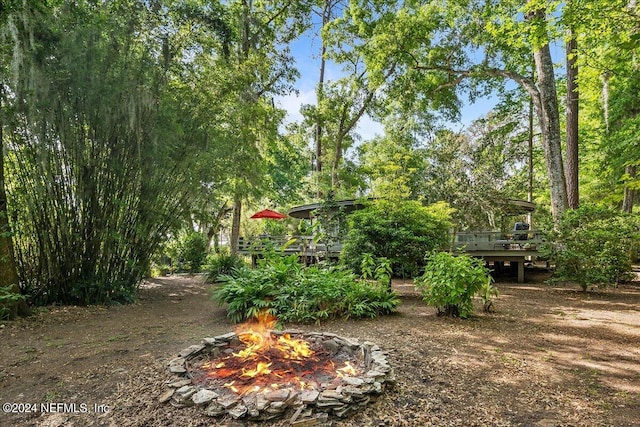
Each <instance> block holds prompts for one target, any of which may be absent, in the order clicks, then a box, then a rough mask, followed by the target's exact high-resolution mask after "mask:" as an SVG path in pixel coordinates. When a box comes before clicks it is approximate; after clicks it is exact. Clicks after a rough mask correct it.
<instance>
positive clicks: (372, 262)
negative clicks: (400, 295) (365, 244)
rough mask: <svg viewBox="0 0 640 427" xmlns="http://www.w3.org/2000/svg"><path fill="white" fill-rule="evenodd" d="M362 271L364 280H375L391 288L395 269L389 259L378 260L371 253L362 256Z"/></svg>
mask: <svg viewBox="0 0 640 427" xmlns="http://www.w3.org/2000/svg"><path fill="white" fill-rule="evenodd" d="M360 271H361V275H362V278H363V279H364V280H373V279H375V280H376V281H377V282H379V283H380V284H383V285H386V286H388V287H391V275H392V274H393V269H392V268H391V262H390V261H389V259H388V258H385V257H380V258H378V259H377V260H376V259H374V258H373V255H371V254H370V253H366V254H362V262H361V263H360Z"/></svg>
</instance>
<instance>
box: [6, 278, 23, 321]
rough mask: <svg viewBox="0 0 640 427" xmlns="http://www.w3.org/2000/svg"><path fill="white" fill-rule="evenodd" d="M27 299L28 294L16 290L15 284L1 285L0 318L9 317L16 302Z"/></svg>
mask: <svg viewBox="0 0 640 427" xmlns="http://www.w3.org/2000/svg"><path fill="white" fill-rule="evenodd" d="M26 299H27V296H26V295H22V294H19V293H17V292H15V288H14V286H4V287H0V320H6V319H8V318H9V317H10V315H11V311H12V307H13V306H14V305H15V303H17V302H18V301H25V300H26Z"/></svg>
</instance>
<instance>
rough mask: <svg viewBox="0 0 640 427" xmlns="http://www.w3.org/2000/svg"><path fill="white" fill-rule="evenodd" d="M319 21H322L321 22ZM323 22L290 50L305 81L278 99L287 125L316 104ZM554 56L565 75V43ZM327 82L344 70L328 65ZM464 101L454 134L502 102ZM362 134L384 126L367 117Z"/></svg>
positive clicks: (553, 51)
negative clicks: (309, 106) (307, 106)
mask: <svg viewBox="0 0 640 427" xmlns="http://www.w3.org/2000/svg"><path fill="white" fill-rule="evenodd" d="M317 19H319V18H317ZM319 26H320V24H319V22H316V24H315V28H312V29H311V30H309V31H307V32H306V33H305V34H304V35H303V36H302V37H300V38H299V39H298V40H296V41H295V42H294V43H293V44H292V45H291V46H290V47H291V51H292V52H293V54H294V57H295V58H296V66H297V68H298V70H299V71H300V74H301V77H300V78H299V79H298V81H297V84H296V88H297V90H298V93H297V94H295V93H294V94H290V95H288V96H284V97H279V98H276V103H277V104H278V105H279V106H280V107H281V108H284V109H285V110H286V111H287V112H288V115H287V122H297V121H300V120H301V119H302V116H301V114H300V107H301V106H302V105H303V104H315V101H316V96H315V87H316V84H317V82H318V76H319V72H320V71H319V69H320V48H321V44H320V39H319V37H318V36H317V34H318V29H319ZM551 54H552V56H553V59H554V62H556V64H559V65H560V66H559V68H558V69H557V71H558V74H563V73H564V71H563V68H562V65H563V60H564V46H563V44H562V43H561V42H554V43H552V45H551ZM325 75H326V80H327V81H328V80H332V79H334V80H335V79H336V78H338V77H339V76H340V69H339V68H338V67H336V65H335V64H332V63H328V64H327V69H326V73H325ZM505 84H506V85H508V86H509V87H512V86H514V85H515V83H514V82H509V81H507V82H505ZM461 100H462V103H463V106H462V108H461V119H460V121H459V122H458V123H450V125H449V127H450V128H451V129H452V130H454V131H460V130H462V129H464V128H465V127H467V126H469V125H470V124H471V123H472V122H473V121H474V120H477V119H479V118H481V117H482V116H484V115H485V114H487V113H488V112H489V111H490V110H491V109H492V108H493V107H494V106H495V105H496V104H497V102H498V99H497V97H496V96H494V95H490V96H488V97H482V98H477V99H476V100H475V102H474V103H471V102H470V101H469V100H468V99H467V97H466V96H465V95H464V94H462V96H461ZM357 131H358V133H359V134H360V136H361V137H362V139H363V140H369V139H371V138H373V137H374V136H375V135H376V134H382V133H383V128H382V125H381V124H380V123H377V122H375V121H373V120H372V119H371V118H370V117H367V116H365V117H363V118H362V119H361V120H360V123H359V126H358V129H357Z"/></svg>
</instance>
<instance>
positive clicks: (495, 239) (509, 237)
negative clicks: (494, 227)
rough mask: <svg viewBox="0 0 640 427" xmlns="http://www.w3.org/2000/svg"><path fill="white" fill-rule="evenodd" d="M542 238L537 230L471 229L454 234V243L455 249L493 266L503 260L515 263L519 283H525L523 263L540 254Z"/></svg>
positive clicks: (503, 261)
mask: <svg viewBox="0 0 640 427" xmlns="http://www.w3.org/2000/svg"><path fill="white" fill-rule="evenodd" d="M543 243H544V239H543V238H542V235H541V234H540V232H538V231H536V230H523V231H512V232H510V233H502V232H493V231H471V232H463V233H457V234H456V239H455V243H454V247H455V249H456V250H459V251H464V252H466V253H468V254H469V255H471V256H474V257H478V258H482V259H484V260H485V261H486V262H488V263H489V262H490V263H493V265H494V268H495V269H499V268H501V267H502V265H503V263H505V262H508V263H509V264H510V265H517V270H518V283H524V264H525V262H527V261H529V260H534V259H535V258H536V257H539V256H541V255H542V253H541V252H540V246H541V245H542V244H543Z"/></svg>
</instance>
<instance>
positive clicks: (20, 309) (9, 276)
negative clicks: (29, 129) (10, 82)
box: [0, 88, 27, 319]
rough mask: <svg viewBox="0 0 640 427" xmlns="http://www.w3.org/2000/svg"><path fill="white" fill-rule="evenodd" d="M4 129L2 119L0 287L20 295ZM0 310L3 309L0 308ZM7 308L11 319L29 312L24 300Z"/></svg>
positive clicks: (0, 108) (0, 101)
mask: <svg viewBox="0 0 640 427" xmlns="http://www.w3.org/2000/svg"><path fill="white" fill-rule="evenodd" d="M2 96H3V90H2V89H1V88H0V114H2ZM2 127H3V122H2V121H1V118H0V287H2V288H6V287H8V288H10V289H9V290H10V291H11V292H14V293H17V294H19V293H20V286H19V279H18V269H17V266H16V259H15V256H14V253H13V240H12V238H11V228H10V226H9V215H8V210H7V193H6V191H5V182H4V139H3V137H4V135H3V129H2ZM0 308H2V307H1V306H0ZM5 308H8V309H9V318H10V319H13V318H14V317H16V316H17V315H19V314H24V313H26V312H27V306H26V303H25V302H24V300H19V301H17V302H15V303H11V305H10V306H9V307H5Z"/></svg>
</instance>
